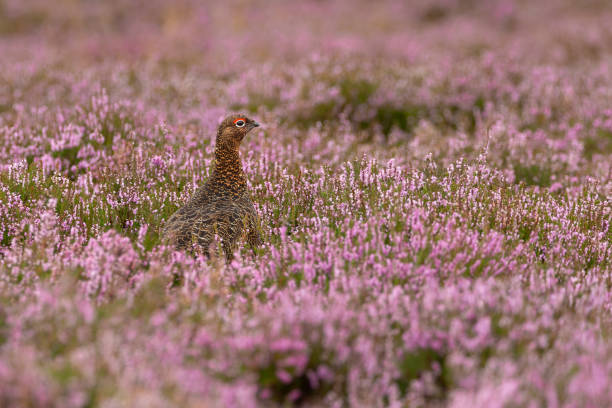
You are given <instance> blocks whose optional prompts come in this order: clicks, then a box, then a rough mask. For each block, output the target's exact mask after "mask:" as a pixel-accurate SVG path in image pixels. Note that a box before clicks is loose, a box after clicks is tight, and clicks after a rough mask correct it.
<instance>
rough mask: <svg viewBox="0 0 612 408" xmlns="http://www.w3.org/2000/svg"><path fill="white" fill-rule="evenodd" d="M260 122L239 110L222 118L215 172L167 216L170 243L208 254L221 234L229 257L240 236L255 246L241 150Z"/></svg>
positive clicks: (258, 240) (254, 216)
mask: <svg viewBox="0 0 612 408" xmlns="http://www.w3.org/2000/svg"><path fill="white" fill-rule="evenodd" d="M257 126H259V124H258V123H257V122H255V121H254V120H252V119H249V118H247V117H246V116H245V115H239V114H235V115H231V116H229V117H227V118H225V120H223V122H221V124H220V125H219V130H218V132H217V140H216V145H215V162H214V166H215V167H214V169H213V171H212V174H211V176H210V178H209V179H208V181H207V182H206V183H205V184H204V185H203V186H202V187H200V188H198V190H197V191H196V192H195V194H194V195H193V196H192V197H191V199H190V200H189V201H188V202H187V204H185V206H183V207H182V208H180V209H179V210H178V211H177V212H175V213H174V214H173V215H172V216H171V217H170V218H169V219H168V221H167V223H166V225H165V226H164V230H163V235H164V237H165V239H166V240H167V242H168V243H170V244H172V245H174V246H176V247H177V248H179V249H191V248H199V250H200V251H202V252H203V253H204V254H206V255H209V253H208V251H209V250H208V248H209V246H210V244H211V242H212V241H213V239H214V237H215V235H218V236H219V238H220V239H221V246H222V248H223V251H224V252H225V256H226V258H227V259H228V260H231V259H232V257H233V253H234V250H235V249H236V245H237V243H238V241H239V240H240V239H242V238H245V237H246V239H247V242H248V243H249V244H250V246H251V248H253V249H254V248H255V247H256V246H258V245H259V244H260V243H261V238H260V234H259V230H258V222H257V214H256V212H255V208H254V207H253V203H252V202H251V199H250V198H249V195H248V191H247V184H246V177H245V175H244V171H243V170H242V164H241V162H240V152H239V147H240V142H241V141H242V139H243V138H244V136H245V135H246V134H247V133H248V132H249V131H250V130H252V129H253V128H255V127H257Z"/></svg>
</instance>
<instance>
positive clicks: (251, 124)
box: [249, 121, 259, 130]
mask: <svg viewBox="0 0 612 408" xmlns="http://www.w3.org/2000/svg"><path fill="white" fill-rule="evenodd" d="M249 125H250V126H251V128H250V129H249V130H252V129H254V128H256V127H259V123H257V122H256V121H252V122H249Z"/></svg>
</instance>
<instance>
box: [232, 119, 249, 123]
mask: <svg viewBox="0 0 612 408" xmlns="http://www.w3.org/2000/svg"><path fill="white" fill-rule="evenodd" d="M239 120H242V121H245V122H246V119H245V118H238V119H236V120H234V123H236V122H238V121H239Z"/></svg>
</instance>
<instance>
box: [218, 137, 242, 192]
mask: <svg viewBox="0 0 612 408" xmlns="http://www.w3.org/2000/svg"><path fill="white" fill-rule="evenodd" d="M213 179H214V180H215V181H216V182H221V183H222V184H223V186H224V187H227V188H228V189H229V190H231V191H232V192H234V193H241V192H243V191H245V190H246V177H245V176H244V171H243V170H242V163H241V161H240V153H239V151H238V148H237V147H234V146H227V145H221V146H218V147H217V148H216V149H215V170H214V175H213Z"/></svg>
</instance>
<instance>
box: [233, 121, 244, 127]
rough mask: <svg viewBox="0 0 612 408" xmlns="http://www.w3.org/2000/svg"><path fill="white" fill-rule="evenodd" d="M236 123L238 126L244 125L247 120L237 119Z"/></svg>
mask: <svg viewBox="0 0 612 408" xmlns="http://www.w3.org/2000/svg"><path fill="white" fill-rule="evenodd" d="M234 123H235V124H236V127H239V128H241V127H244V125H246V122H245V121H244V119H238V120H237V121H235V122H234Z"/></svg>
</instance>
